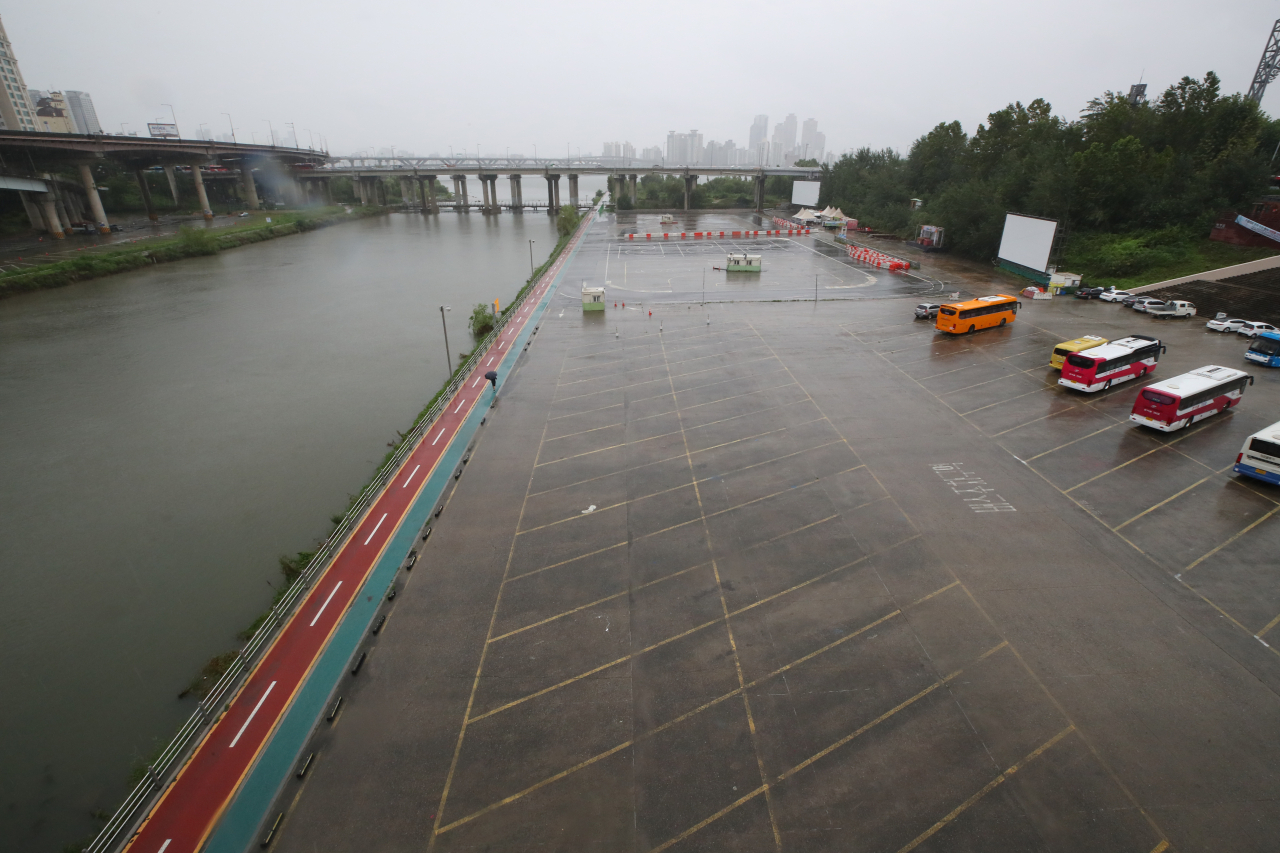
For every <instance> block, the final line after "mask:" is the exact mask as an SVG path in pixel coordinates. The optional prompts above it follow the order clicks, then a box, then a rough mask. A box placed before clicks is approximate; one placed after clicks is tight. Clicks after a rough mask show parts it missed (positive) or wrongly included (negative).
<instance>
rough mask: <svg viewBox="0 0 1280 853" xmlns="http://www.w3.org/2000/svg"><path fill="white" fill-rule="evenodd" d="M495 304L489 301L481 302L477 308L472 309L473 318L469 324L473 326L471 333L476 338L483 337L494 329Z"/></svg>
mask: <svg viewBox="0 0 1280 853" xmlns="http://www.w3.org/2000/svg"><path fill="white" fill-rule="evenodd" d="M493 319H494V318H493V305H492V304H491V303H488V302H481V303H480V304H479V305H477V306H476V307H475V308H472V309H471V319H470V320H469V321H468V325H470V326H471V334H472V335H473V336H474V337H476V338H483V337H484V336H485V335H487V334H489V333H490V332H492V331H493Z"/></svg>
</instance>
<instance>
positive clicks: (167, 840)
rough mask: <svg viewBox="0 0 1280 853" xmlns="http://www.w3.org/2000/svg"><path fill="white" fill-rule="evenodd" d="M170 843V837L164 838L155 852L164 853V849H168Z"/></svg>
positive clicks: (171, 840)
mask: <svg viewBox="0 0 1280 853" xmlns="http://www.w3.org/2000/svg"><path fill="white" fill-rule="evenodd" d="M171 843H173V839H172V838H166V839H165V840H164V844H161V845H160V849H159V850H157V851H156V853H164V851H166V850H168V849H169V845H170V844H171Z"/></svg>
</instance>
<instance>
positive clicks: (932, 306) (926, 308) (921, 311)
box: [916, 302, 942, 320]
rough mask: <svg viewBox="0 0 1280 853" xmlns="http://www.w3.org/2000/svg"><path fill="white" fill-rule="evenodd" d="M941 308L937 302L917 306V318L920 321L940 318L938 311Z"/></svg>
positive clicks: (922, 303)
mask: <svg viewBox="0 0 1280 853" xmlns="http://www.w3.org/2000/svg"><path fill="white" fill-rule="evenodd" d="M941 307H942V306H941V305H939V304H938V303H936V302H921V303H920V304H919V305H917V306H916V317H917V319H920V320H932V319H934V318H935V317H937V316H938V309H939V308H941Z"/></svg>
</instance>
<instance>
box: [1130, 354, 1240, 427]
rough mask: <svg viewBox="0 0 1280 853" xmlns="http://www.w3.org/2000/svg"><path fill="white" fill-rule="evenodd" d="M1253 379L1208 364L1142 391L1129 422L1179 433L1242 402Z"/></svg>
mask: <svg viewBox="0 0 1280 853" xmlns="http://www.w3.org/2000/svg"><path fill="white" fill-rule="evenodd" d="M1252 384H1253V377H1252V376H1250V375H1249V374H1247V373H1245V372H1244V371H1243V370H1235V369H1234V368H1230V367H1218V366H1217V365H1214V364H1207V365H1205V366H1204V367H1199V368H1196V369H1195V370H1193V371H1191V372H1190V373H1184V374H1182V375H1181V376H1175V377H1173V378H1172V379H1166V380H1165V381H1164V382H1157V383H1156V384H1154V385H1148V386H1147V387H1146V388H1143V389H1142V393H1141V394H1139V395H1138V399H1137V400H1134V401H1133V412H1132V413H1131V414H1130V415H1129V420H1131V421H1133V422H1134V423H1135V424H1142V425H1143V426H1146V427H1151V428H1152V429H1158V430H1160V431H1161V432H1176V431H1177V430H1180V429H1182V428H1183V427H1184V426H1187V425H1189V424H1193V423H1195V422H1196V421H1198V420H1202V419H1204V418H1207V417H1209V416H1210V415H1216V414H1217V413H1218V412H1223V411H1226V410H1227V409H1229V408H1231V407H1232V406H1234V405H1236V404H1238V403H1239V402H1240V398H1241V397H1242V396H1244V389H1245V387H1246V386H1248V385H1252Z"/></svg>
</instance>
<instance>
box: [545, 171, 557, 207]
mask: <svg viewBox="0 0 1280 853" xmlns="http://www.w3.org/2000/svg"><path fill="white" fill-rule="evenodd" d="M559 209H560V176H559V175H547V213H555V212H556V211H558V210H559Z"/></svg>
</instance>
